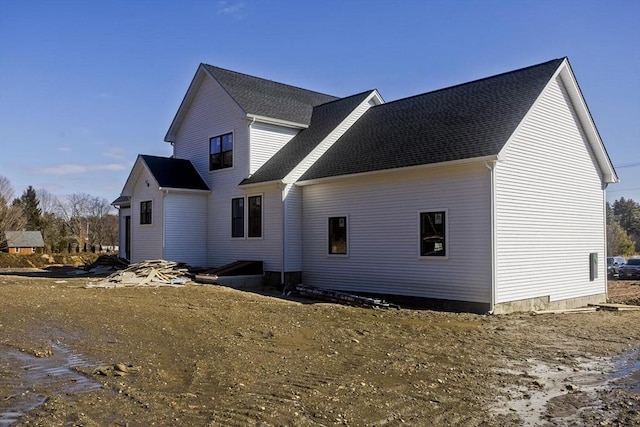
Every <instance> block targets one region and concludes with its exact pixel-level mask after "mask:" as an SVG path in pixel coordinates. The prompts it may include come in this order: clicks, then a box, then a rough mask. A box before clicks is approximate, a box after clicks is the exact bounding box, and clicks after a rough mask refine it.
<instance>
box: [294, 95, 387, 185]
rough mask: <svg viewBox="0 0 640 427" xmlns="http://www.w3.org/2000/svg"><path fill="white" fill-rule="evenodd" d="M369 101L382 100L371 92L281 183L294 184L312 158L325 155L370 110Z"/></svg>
mask: <svg viewBox="0 0 640 427" xmlns="http://www.w3.org/2000/svg"><path fill="white" fill-rule="evenodd" d="M371 100H374V102H382V98H381V97H380V94H378V91H377V90H372V91H371V93H370V94H369V96H367V97H366V98H365V99H364V100H363V101H362V102H361V103H360V104H358V106H357V107H356V108H354V109H353V111H352V112H351V113H350V114H349V115H347V117H345V118H344V120H342V122H340V124H339V125H338V126H337V127H336V128H335V129H333V130H332V131H331V132H329V135H327V136H326V137H325V138H324V139H323V140H322V141H320V143H319V144H318V145H317V146H316V147H315V148H314V149H313V150H311V152H310V153H309V154H307V155H306V156H305V158H304V159H302V161H300V163H298V164H297V165H296V167H294V168H293V169H292V170H291V172H289V173H288V174H287V175H286V176H285V177H284V178H283V179H282V182H283V183H285V184H293V183H295V182H296V181H297V180H298V179H299V178H300V177H301V176H302V175H303V174H304V173H305V172H306V171H307V170H309V168H310V167H311V166H312V165H313V164H314V163H315V161H313V162H311V163H310V162H309V161H310V160H313V159H314V158H315V159H316V160H317V159H319V158H320V157H322V155H323V154H324V153H326V152H327V150H329V149H330V148H331V147H332V146H333V144H334V143H335V142H336V141H338V139H340V137H341V136H342V135H343V134H344V133H346V132H347V131H348V130H349V128H350V127H351V126H353V124H355V122H357V121H358V119H360V117H362V116H363V115H365V114H366V113H367V111H368V110H369V108H371V104H369V101H371ZM363 106H367V108H366V109H365V110H363V111H362V113H360V115H359V116H358V117H356V119H355V120H354V121H353V123H352V125H351V126H349V127H345V128H344V129H343V127H344V125H345V124H346V123H348V122H349V121H351V120H352V119H353V116H354V114H355V112H356V111H358V110H360V109H361V107H363Z"/></svg>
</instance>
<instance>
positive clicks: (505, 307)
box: [493, 294, 607, 314]
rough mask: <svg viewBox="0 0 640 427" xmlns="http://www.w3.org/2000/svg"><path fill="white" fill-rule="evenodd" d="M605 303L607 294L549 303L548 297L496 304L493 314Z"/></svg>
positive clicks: (562, 308) (570, 307) (565, 308)
mask: <svg viewBox="0 0 640 427" xmlns="http://www.w3.org/2000/svg"><path fill="white" fill-rule="evenodd" d="M606 301H607V294H595V295H587V296H584V297H576V298H567V299H563V300H558V301H550V300H549V296H545V297H537V298H529V299H523V300H518V301H510V302H503V303H499V304H496V306H495V308H494V310H493V314H508V313H517V312H529V311H542V310H567V309H572V308H580V307H586V306H587V305H588V304H600V303H603V302H606Z"/></svg>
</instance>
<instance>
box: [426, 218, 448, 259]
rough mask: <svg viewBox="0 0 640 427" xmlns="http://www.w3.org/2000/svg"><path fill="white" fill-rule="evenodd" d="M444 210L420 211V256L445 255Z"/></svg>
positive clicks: (445, 230)
mask: <svg viewBox="0 0 640 427" xmlns="http://www.w3.org/2000/svg"><path fill="white" fill-rule="evenodd" d="M446 214H447V212H446V211H435V212H420V256H423V257H446V256H447V235H446V234H447V227H446Z"/></svg>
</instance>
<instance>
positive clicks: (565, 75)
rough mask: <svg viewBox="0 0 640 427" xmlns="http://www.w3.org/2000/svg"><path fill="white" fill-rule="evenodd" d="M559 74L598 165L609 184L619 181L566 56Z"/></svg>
mask: <svg viewBox="0 0 640 427" xmlns="http://www.w3.org/2000/svg"><path fill="white" fill-rule="evenodd" d="M559 75H560V79H561V80H562V83H563V84H564V87H565V88H566V89H567V92H568V93H569V97H570V99H571V102H572V103H573V109H574V111H575V112H576V114H577V115H578V118H579V119H580V124H581V126H582V130H583V131H584V133H585V135H586V137H587V140H588V141H589V145H590V146H591V149H592V150H593V153H594V155H595V156H596V159H597V160H598V165H600V170H601V171H602V176H603V179H604V181H605V182H606V183H609V184H610V183H616V182H618V181H619V179H618V176H617V174H616V171H615V169H614V167H613V163H611V159H610V158H609V154H607V150H606V148H605V147H604V143H603V142H602V138H600V133H599V132H598V128H596V124H595V122H594V120H593V117H592V116H591V112H590V111H589V107H588V106H587V103H586V101H585V100H584V96H583V95H582V91H581V90H580V86H579V85H578V81H577V80H576V77H575V75H574V74H573V70H571V65H570V64H569V61H568V60H567V59H566V58H565V60H564V61H563V63H562V65H561V66H560V73H559ZM554 77H555V76H554Z"/></svg>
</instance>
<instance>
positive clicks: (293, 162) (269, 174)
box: [241, 91, 373, 185]
mask: <svg viewBox="0 0 640 427" xmlns="http://www.w3.org/2000/svg"><path fill="white" fill-rule="evenodd" d="M372 92H373V91H367V92H362V93H359V94H357V95H352V96H349V97H346V98H342V99H339V100H337V101H332V102H328V103H326V104H322V105H319V106H316V107H314V108H313V114H312V116H311V123H310V125H309V127H308V128H307V129H304V130H302V131H300V132H299V133H298V134H297V135H296V136H294V137H293V139H291V141H289V142H288V143H287V144H286V145H285V146H284V147H282V149H280V151H278V152H277V153H276V154H275V155H274V156H273V157H271V158H270V159H269V160H268V161H267V162H266V163H265V164H264V165H263V166H262V167H260V169H258V170H257V171H256V172H255V173H254V174H253V175H252V176H251V177H250V178H247V179H245V180H244V181H242V182H241V185H243V184H255V183H258V182H268V181H275V180H279V179H283V178H284V177H285V176H286V175H287V174H288V173H289V172H291V171H292V170H293V169H294V168H295V167H296V166H297V165H298V164H299V163H300V162H301V161H302V160H303V159H304V158H305V157H306V156H307V155H308V154H309V153H311V151H312V150H313V149H314V148H315V147H317V146H318V144H319V143H320V142H322V140H324V139H325V138H326V137H327V136H328V135H329V134H330V133H331V131H333V130H334V129H335V128H336V127H338V125H339V124H340V123H341V122H342V121H343V120H344V119H345V118H347V116H348V115H349V114H350V113H351V112H353V110H354V109H355V108H356V107H357V106H358V105H360V103H362V102H363V101H364V100H365V99H366V98H367V97H368V96H370V95H371V93H372Z"/></svg>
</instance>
